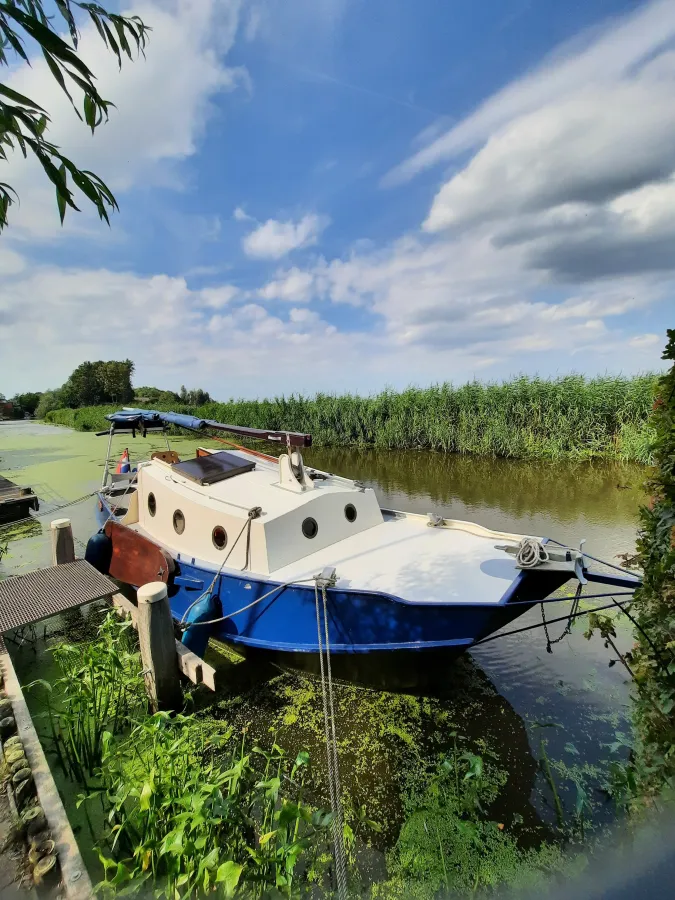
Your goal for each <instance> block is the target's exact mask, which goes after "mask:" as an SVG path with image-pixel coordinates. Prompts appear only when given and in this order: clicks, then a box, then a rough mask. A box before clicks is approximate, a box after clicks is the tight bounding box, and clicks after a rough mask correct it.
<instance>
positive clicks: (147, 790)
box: [139, 779, 155, 811]
mask: <svg viewBox="0 0 675 900" xmlns="http://www.w3.org/2000/svg"><path fill="white" fill-rule="evenodd" d="M154 792H155V788H154V785H153V783H152V779H151V780H150V781H146V782H145V784H144V785H143V790H142V791H141V799H140V802H139V807H140V808H141V810H142V811H145V810H148V809H150V800H151V798H152V795H153V794H154Z"/></svg>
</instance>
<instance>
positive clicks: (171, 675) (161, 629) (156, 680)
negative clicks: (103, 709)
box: [136, 581, 183, 711]
mask: <svg viewBox="0 0 675 900" xmlns="http://www.w3.org/2000/svg"><path fill="white" fill-rule="evenodd" d="M136 596H137V598H138V620H137V621H138V643H139V644H140V647H141V659H142V661H143V673H144V676H145V687H146V690H147V692H148V697H149V698H150V704H151V706H152V708H153V710H154V711H157V710H166V711H171V710H174V711H175V710H179V709H180V708H181V707H182V705H183V693H182V691H181V687H180V669H179V668H178V661H177V659H176V653H175V643H176V641H175V638H174V636H173V618H172V616H171V606H170V605H169V595H168V593H167V590H166V584H164V582H163V581H151V582H149V583H148V584H144V585H142V586H141V587H139V589H138V591H137V592H136ZM172 650H173V652H172Z"/></svg>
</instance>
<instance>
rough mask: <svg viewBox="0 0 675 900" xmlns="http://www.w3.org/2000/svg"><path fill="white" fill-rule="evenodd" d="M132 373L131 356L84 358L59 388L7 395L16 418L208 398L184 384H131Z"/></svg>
mask: <svg viewBox="0 0 675 900" xmlns="http://www.w3.org/2000/svg"><path fill="white" fill-rule="evenodd" d="M133 373H134V364H133V362H132V361H131V360H130V359H125V360H114V359H113V360H97V361H96V362H89V361H87V362H83V363H81V364H80V365H79V366H78V367H77V368H76V369H75V370H74V371H73V372H72V374H71V375H70V377H69V378H68V379H67V380H66V382H65V383H64V384H62V385H61V387H60V388H56V389H55V390H48V391H36V392H28V393H24V394H15V395H14V396H13V397H12V398H10V403H11V404H12V413H11V414H12V415H13V416H14V418H15V419H22V418H24V416H25V415H26V414H28V415H29V416H36V417H37V418H38V419H43V418H44V417H45V415H46V414H47V413H48V412H52V411H53V410H55V409H78V408H80V407H82V406H102V405H104V404H109V403H119V404H120V406H124V405H128V404H130V403H134V404H138V405H141V406H148V407H151V406H153V405H155V404H157V405H160V406H166V405H167V404H168V405H170V404H172V403H180V404H184V405H187V406H201V405H203V404H204V403H209V402H210V400H211V397H210V396H209V393H208V391H204V390H202V389H201V388H194V389H192V390H188V389H187V388H186V387H185V385H182V386H181V389H180V392H179V393H175V392H174V391H164V390H161V389H160V388H156V387H149V386H144V387H138V388H134V387H133V385H132V383H131V379H132V376H133ZM0 400H4V395H2V394H0Z"/></svg>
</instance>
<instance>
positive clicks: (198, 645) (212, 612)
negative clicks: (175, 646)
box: [182, 591, 223, 659]
mask: <svg viewBox="0 0 675 900" xmlns="http://www.w3.org/2000/svg"><path fill="white" fill-rule="evenodd" d="M222 615H223V608H222V605H221V603H220V597H219V596H218V595H217V594H216V595H214V594H212V593H211V592H210V591H208V592H207V593H206V594H205V595H204V596H203V597H202V599H201V600H200V601H199V602H198V603H195V605H194V606H193V607H192V609H191V610H190V612H189V613H188V616H187V619H186V620H185V624H186V625H187V626H188V627H187V628H186V629H185V631H184V633H183V638H182V641H183V644H184V646H186V647H187V648H188V650H191V651H192V652H193V653H195V654H196V655H197V656H199V657H201V658H202V659H203V657H204V654H205V653H206V645H207V644H208V642H209V638H210V637H211V634H212V633H213V631H214V629H215V627H216V626H215V625H199V624H198V623H199V622H209V621H210V620H211V619H219V618H220V617H221V616H222Z"/></svg>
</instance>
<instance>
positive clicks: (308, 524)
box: [302, 518, 319, 538]
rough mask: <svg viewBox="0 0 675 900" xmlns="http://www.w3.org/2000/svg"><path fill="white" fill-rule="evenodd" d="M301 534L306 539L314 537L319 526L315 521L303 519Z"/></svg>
mask: <svg viewBox="0 0 675 900" xmlns="http://www.w3.org/2000/svg"><path fill="white" fill-rule="evenodd" d="M302 533H303V534H304V536H305V537H306V538H313V537H316V536H317V534H318V533H319V526H318V525H317V524H316V519H312V518H307V519H305V520H304V522H303V523H302Z"/></svg>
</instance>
